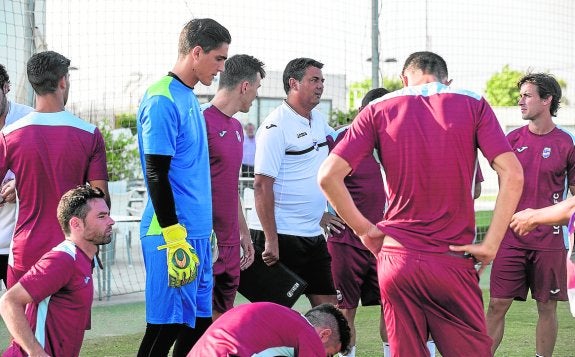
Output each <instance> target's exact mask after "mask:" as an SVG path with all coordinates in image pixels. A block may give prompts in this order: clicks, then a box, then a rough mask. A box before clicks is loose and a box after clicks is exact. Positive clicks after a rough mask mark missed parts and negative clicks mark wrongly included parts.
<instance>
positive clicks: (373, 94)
mask: <svg viewBox="0 0 575 357" xmlns="http://www.w3.org/2000/svg"><path fill="white" fill-rule="evenodd" d="M387 93H389V91H388V90H387V89H385V88H373V89H372V90H370V91H369V92H367V93H365V96H364V97H363V99H362V100H361V108H364V107H365V106H366V105H368V104H369V102H371V101H372V100H374V99H377V98H380V97H383V96H384V95H386V94H387Z"/></svg>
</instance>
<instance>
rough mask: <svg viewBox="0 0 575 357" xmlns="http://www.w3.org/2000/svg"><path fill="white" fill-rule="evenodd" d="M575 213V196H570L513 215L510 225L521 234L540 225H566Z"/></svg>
mask: <svg viewBox="0 0 575 357" xmlns="http://www.w3.org/2000/svg"><path fill="white" fill-rule="evenodd" d="M574 213H575V197H569V198H568V199H566V200H565V201H561V202H559V203H557V204H554V205H552V206H548V207H544V208H540V209H531V208H527V209H524V210H523V211H519V212H517V213H515V214H514V215H513V218H512V219H511V224H510V225H509V226H510V227H511V229H513V231H514V232H515V233H517V234H519V235H525V234H527V233H529V232H531V231H532V230H534V229H535V228H537V226H539V225H542V224H543V225H566V224H567V223H569V219H570V218H571V216H572V215H573V214H574Z"/></svg>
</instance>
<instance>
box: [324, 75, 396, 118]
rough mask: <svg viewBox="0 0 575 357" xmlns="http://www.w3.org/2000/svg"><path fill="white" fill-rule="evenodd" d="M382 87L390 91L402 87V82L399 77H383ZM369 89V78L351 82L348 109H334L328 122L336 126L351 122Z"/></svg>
mask: <svg viewBox="0 0 575 357" xmlns="http://www.w3.org/2000/svg"><path fill="white" fill-rule="evenodd" d="M383 87H384V88H385V89H387V90H388V91H390V92H393V91H395V90H398V89H401V88H403V83H401V80H399V79H393V78H383ZM370 90H371V78H368V79H364V80H363V81H359V82H353V83H351V84H350V86H349V108H351V109H350V110H349V111H347V112H346V111H341V110H334V111H332V112H331V114H330V117H329V124H330V126H332V127H334V128H335V127H338V126H340V125H345V124H349V123H351V121H352V120H353V118H355V116H356V115H357V113H358V109H359V107H360V106H361V101H362V99H363V97H365V95H366V94H367V92H369V91H370Z"/></svg>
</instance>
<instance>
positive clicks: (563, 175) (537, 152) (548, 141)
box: [503, 125, 575, 250]
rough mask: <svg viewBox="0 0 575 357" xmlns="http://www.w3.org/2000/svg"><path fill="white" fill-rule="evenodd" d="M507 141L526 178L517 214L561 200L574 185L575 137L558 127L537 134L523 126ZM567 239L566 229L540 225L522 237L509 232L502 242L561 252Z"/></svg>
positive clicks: (521, 246) (512, 133)
mask: <svg viewBox="0 0 575 357" xmlns="http://www.w3.org/2000/svg"><path fill="white" fill-rule="evenodd" d="M507 139H508V140H509V143H510V144H511V147H512V148H513V150H514V151H515V155H516V156H517V158H518V159H519V162H521V166H523V176H524V177H525V183H524V185H523V194H522V195H521V200H520V201H519V204H518V205H517V211H521V210H524V209H526V208H542V207H547V206H550V205H553V204H555V203H557V202H560V201H563V200H564V199H565V198H566V197H567V193H568V190H569V186H574V185H575V137H574V136H573V135H572V134H570V133H569V132H567V131H565V130H563V129H561V128H560V127H555V128H554V129H553V130H552V131H551V132H549V133H547V134H545V135H537V134H533V133H532V132H531V131H530V130H529V126H528V125H525V126H523V127H521V128H518V129H515V130H513V131H512V132H510V133H509V134H508V135H507ZM566 239H567V232H566V228H565V227H563V226H547V225H539V226H537V228H535V229H534V230H533V231H531V232H529V233H528V234H526V235H524V236H518V235H516V234H515V233H514V232H513V230H512V229H508V230H507V232H506V234H505V238H504V240H503V242H504V244H507V245H510V246H513V247H517V248H527V249H534V250H562V249H565V240H566Z"/></svg>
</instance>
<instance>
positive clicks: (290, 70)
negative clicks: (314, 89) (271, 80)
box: [283, 57, 323, 94]
mask: <svg viewBox="0 0 575 357" xmlns="http://www.w3.org/2000/svg"><path fill="white" fill-rule="evenodd" d="M310 66H311V67H316V68H319V69H322V68H323V63H321V62H318V61H316V60H314V59H311V58H305V57H301V58H296V59H293V60H291V61H289V62H288V64H287V66H286V68H285V69H284V73H283V82H284V90H285V92H286V94H287V93H289V89H290V87H289V79H290V78H294V79H295V80H297V81H298V82H301V80H302V78H303V76H304V75H305V71H306V69H307V68H308V67H310Z"/></svg>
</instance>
